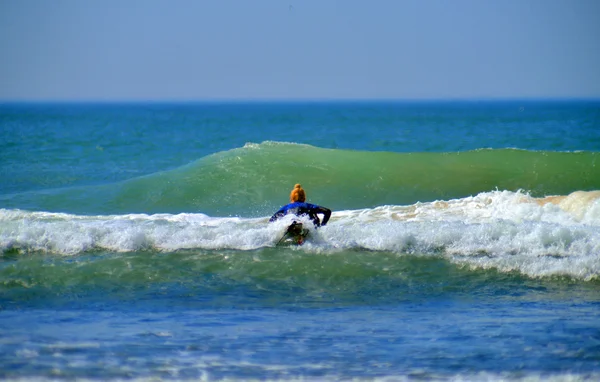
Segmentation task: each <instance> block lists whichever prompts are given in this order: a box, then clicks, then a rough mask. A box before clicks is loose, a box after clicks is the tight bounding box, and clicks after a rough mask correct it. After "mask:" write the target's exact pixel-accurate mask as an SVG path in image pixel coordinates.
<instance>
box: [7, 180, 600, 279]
mask: <svg viewBox="0 0 600 382" xmlns="http://www.w3.org/2000/svg"><path fill="white" fill-rule="evenodd" d="M290 219H291V218H290ZM288 220H289V219H283V220H281V221H277V222H275V223H272V224H269V223H268V222H267V218H266V217H261V218H239V217H224V218H219V217H210V216H208V215H204V214H154V215H147V214H125V215H98V216H81V215H72V214H64V213H49V212H28V211H23V210H7V209H4V210H0V249H1V250H2V252H3V253H4V254H5V255H10V254H23V253H35V252H41V253H53V254H59V255H78V254H82V253H96V252H99V251H100V252H102V251H108V252H112V253H114V252H122V253H131V252H140V251H152V252H157V251H158V252H159V253H173V252H181V251H186V250H193V251H201V253H207V252H206V251H208V252H210V251H213V250H218V251H220V252H219V253H222V251H227V250H242V251H261V250H265V249H268V248H272V247H275V245H276V244H277V242H278V240H279V239H280V237H281V236H282V233H283V232H284V230H285V227H286V226H287V225H288V224H289V221H288ZM599 227H600V191H591V192H584V191H578V192H574V193H572V194H570V195H568V196H554V197H544V198H534V197H532V196H530V195H528V194H524V193H522V192H511V191H493V192H486V193H480V194H478V195H476V196H473V197H467V198H460V199H452V200H448V201H435V202H427V203H421V202H419V203H415V204H412V205H407V206H401V205H386V206H379V207H375V208H368V209H360V210H343V211H336V212H334V214H333V216H332V218H331V221H330V223H329V224H328V225H327V226H326V227H323V228H321V229H319V230H313V232H312V233H311V236H310V239H309V240H308V242H307V243H306V244H305V245H304V246H302V247H299V248H291V249H289V251H292V253H298V252H300V253H303V254H306V255H307V256H309V258H310V256H315V255H323V256H333V258H335V256H336V255H337V254H340V253H345V254H348V252H349V251H350V252H352V251H367V252H373V251H374V252H381V253H387V254H392V255H393V256H395V257H401V258H404V257H409V258H440V259H444V260H445V261H448V262H450V263H452V264H455V265H459V266H466V267H467V268H469V269H494V270H497V271H500V272H504V273H510V272H518V273H521V274H523V275H527V276H531V277H546V276H568V277H572V278H576V279H581V280H597V279H598V277H599V275H600V229H599ZM202 251H204V252H202ZM241 253H245V252H241ZM386 256H388V255H386ZM384 257H385V256H384ZM343 259H344V257H340V259H339V261H343ZM386 268H387V267H386V266H384V265H382V266H381V267H376V269H378V271H377V272H386V271H385V269H386ZM296 271H298V272H300V269H297V270H296ZM267 272H269V273H271V272H272V273H271V276H273V277H276V275H277V274H278V272H279V269H278V268H277V267H276V268H273V269H271V270H268V271H267Z"/></svg>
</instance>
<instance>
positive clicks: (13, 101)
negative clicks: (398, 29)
mask: <svg viewBox="0 0 600 382" xmlns="http://www.w3.org/2000/svg"><path fill="white" fill-rule="evenodd" d="M536 101H537V102H539V101H545V102H569V101H570V102H574V101H579V102H599V101H600V96H597V97H448V98H384V97H382V98H334V97H330V98H329V97H314V98H308V97H306V98H304V97H302V98H300V97H299V98H189V99H186V98H181V99H173V98H164V99H163V98H150V99H143V98H129V99H103V98H85V99H67V98H64V99H42V98H39V99H35V98H34V99H0V105H6V104H217V103H218V104H226V103H231V104H234V103H384V102H388V103H431V102H438V103H443V102H447V103H452V102H536Z"/></svg>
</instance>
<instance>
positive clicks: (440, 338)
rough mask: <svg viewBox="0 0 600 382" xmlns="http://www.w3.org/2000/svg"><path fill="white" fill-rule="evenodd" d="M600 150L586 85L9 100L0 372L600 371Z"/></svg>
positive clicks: (412, 376) (489, 375) (537, 374)
mask: <svg viewBox="0 0 600 382" xmlns="http://www.w3.org/2000/svg"><path fill="white" fill-rule="evenodd" d="M599 148H600V104H599V103H597V102H496V103H489V102H480V103H477V102H474V103H376V102H370V103H281V104H278V103H271V104H263V103H256V104H186V105H162V104H149V105H61V104H58V105H24V104H20V105H1V106H0V171H1V176H2V183H1V184H0V251H1V253H2V257H1V258H0V309H1V310H0V376H1V377H3V378H5V379H39V378H41V379H72V378H82V379H130V378H135V379H138V378H140V379H144V378H151V379H152V378H159V379H207V380H222V379H234V380H239V379H242V380H247V379H261V380H264V379H268V380H290V379H305V380H306V379H308V380H323V379H329V380H331V379H334V380H337V379H367V380H371V379H385V380H446V379H453V380H537V379H540V380H548V379H550V380H595V379H598V378H600V277H599V275H600V233H599V232H600V229H599V226H600V191H599V190H600V163H598V164H597V162H598V161H599V160H600V154H599V152H598V149H599ZM295 183H302V184H303V186H304V188H305V189H306V190H307V194H308V199H309V202H312V203H317V204H321V205H324V206H327V207H329V208H331V209H333V210H334V213H333V216H332V218H331V221H330V223H329V224H328V225H327V226H326V227H323V228H321V229H319V230H313V231H312V232H311V235H310V237H309V240H308V241H307V243H306V244H305V245H303V246H301V247H278V246H276V243H277V242H278V240H279V238H280V237H281V235H282V233H283V231H284V229H285V227H286V223H287V222H286V221H278V222H275V223H273V224H269V223H268V217H269V216H270V215H271V213H272V212H274V211H275V210H276V209H277V208H279V207H280V206H281V205H282V204H285V203H286V202H287V196H288V194H289V190H290V189H291V187H292V186H293V184H295Z"/></svg>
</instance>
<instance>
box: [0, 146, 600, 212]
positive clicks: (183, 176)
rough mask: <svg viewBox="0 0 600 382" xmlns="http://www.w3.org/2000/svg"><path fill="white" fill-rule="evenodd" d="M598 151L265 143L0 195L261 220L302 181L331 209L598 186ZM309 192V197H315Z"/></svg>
mask: <svg viewBox="0 0 600 382" xmlns="http://www.w3.org/2000/svg"><path fill="white" fill-rule="evenodd" d="M598 161H600V153H598V152H549V151H524V150H517V149H481V150H475V151H467V152H453V153H389V152H367V151H352V150H338V149H323V148H318V147H314V146H310V145H303V144H294V143H281V142H263V143H261V144H252V143H249V144H246V145H245V146H244V147H241V148H237V149H232V150H227V151H222V152H219V153H216V154H212V155H208V156H206V157H203V158H201V159H199V160H197V161H195V162H192V163H190V164H188V165H186V166H183V167H180V168H177V169H174V170H170V171H164V172H158V173H154V174H151V175H148V176H144V177H139V178H133V179H130V180H127V181H122V182H119V183H112V184H105V185H100V186H88V187H73V188H64V189H54V190H47V191H36V192H27V193H20V194H12V195H4V196H0V202H1V203H2V205H4V206H5V207H7V208H19V209H26V210H32V211H61V212H69V213H75V214H97V213H101V214H122V213H131V212H144V213H181V212H198V213H203V214H207V215H210V216H243V217H259V216H264V215H267V214H270V213H271V212H272V211H273V210H275V209H277V208H278V207H279V206H281V205H282V204H285V203H286V202H287V195H288V193H289V190H290V189H291V187H292V186H293V184H295V183H302V184H303V185H304V187H305V189H306V190H307V193H308V199H309V201H311V200H312V202H313V203H318V204H322V205H326V206H328V207H331V208H332V209H334V210H346V209H358V208H365V207H369V208H371V207H377V206H382V205H411V204H414V203H416V202H431V201H435V200H450V199H456V198H462V197H465V196H469V195H476V194H479V193H481V192H488V191H492V190H506V191H513V192H516V191H518V190H525V191H526V192H528V193H530V194H531V195H533V196H546V195H567V194H569V193H571V192H575V191H592V190H598V189H600V166H597V165H596V162H598ZM311 197H314V199H311Z"/></svg>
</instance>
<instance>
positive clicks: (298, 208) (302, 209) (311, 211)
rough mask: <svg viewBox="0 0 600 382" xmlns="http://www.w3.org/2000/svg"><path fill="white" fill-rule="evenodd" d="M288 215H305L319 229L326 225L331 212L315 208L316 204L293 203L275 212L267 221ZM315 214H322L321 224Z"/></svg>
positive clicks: (322, 208)
mask: <svg viewBox="0 0 600 382" xmlns="http://www.w3.org/2000/svg"><path fill="white" fill-rule="evenodd" d="M288 214H292V215H296V216H302V215H307V216H308V217H309V219H310V220H312V222H313V223H314V224H315V226H317V227H319V226H323V225H325V224H327V222H328V221H329V218H330V217H331V210H330V209H329V208H325V207H321V206H317V205H316V204H310V203H303V202H295V203H290V204H286V205H285V206H283V207H281V208H280V209H279V211H277V212H275V214H274V215H273V216H271V219H269V221H270V222H272V221H275V220H277V219H279V218H282V217H284V216H285V215H288ZM317 214H323V222H322V223H321V221H320V220H319V217H318V216H317Z"/></svg>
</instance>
